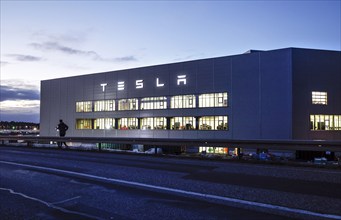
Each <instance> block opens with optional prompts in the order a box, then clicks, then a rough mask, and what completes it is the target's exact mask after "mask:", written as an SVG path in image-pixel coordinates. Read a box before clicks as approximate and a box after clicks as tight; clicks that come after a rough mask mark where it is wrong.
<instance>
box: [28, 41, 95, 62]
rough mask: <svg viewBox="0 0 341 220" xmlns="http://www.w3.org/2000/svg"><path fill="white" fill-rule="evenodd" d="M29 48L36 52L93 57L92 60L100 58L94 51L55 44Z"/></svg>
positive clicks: (40, 44) (33, 45) (43, 44)
mask: <svg viewBox="0 0 341 220" xmlns="http://www.w3.org/2000/svg"><path fill="white" fill-rule="evenodd" d="M30 46H32V47H33V48H35V49H37V50H43V51H59V52H62V53H65V54H70V55H85V56H93V58H94V59H96V58H100V56H99V55H98V54H97V53H96V52H94V51H85V50H78V49H75V48H72V47H67V46H63V45H60V44H59V43H57V42H45V43H31V44H30Z"/></svg>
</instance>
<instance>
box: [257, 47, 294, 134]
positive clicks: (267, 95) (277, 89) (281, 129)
mask: <svg viewBox="0 0 341 220" xmlns="http://www.w3.org/2000/svg"><path fill="white" fill-rule="evenodd" d="M291 69H292V66H291V50H290V49H288V50H279V51H272V52H270V53H269V52H263V53H260V74H261V75H260V84H261V88H260V93H261V94H260V105H261V106H260V108H261V109H260V110H261V124H260V126H261V138H262V139H291V138H292V130H291V127H292V104H291V103H292V87H291V81H292V77H291Z"/></svg>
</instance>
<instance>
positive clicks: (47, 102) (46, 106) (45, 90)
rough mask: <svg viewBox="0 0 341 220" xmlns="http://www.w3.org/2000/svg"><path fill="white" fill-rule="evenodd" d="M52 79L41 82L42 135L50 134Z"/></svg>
mask: <svg viewBox="0 0 341 220" xmlns="http://www.w3.org/2000/svg"><path fill="white" fill-rule="evenodd" d="M50 82H51V81H42V82H41V83H40V135H41V136H49V135H50V118H51V116H50V113H51V112H50V106H51V105H52V92H51V91H49V88H50Z"/></svg>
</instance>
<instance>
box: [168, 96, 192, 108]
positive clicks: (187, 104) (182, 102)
mask: <svg viewBox="0 0 341 220" xmlns="http://www.w3.org/2000/svg"><path fill="white" fill-rule="evenodd" d="M171 108H195V95H179V96H173V97H172V98H171Z"/></svg>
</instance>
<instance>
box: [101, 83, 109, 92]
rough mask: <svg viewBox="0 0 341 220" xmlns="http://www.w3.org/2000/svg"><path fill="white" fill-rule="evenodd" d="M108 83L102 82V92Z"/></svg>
mask: <svg viewBox="0 0 341 220" xmlns="http://www.w3.org/2000/svg"><path fill="white" fill-rule="evenodd" d="M107 85H108V83H102V84H101V86H102V89H103V92H104V91H105V87H106V86H107Z"/></svg>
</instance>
